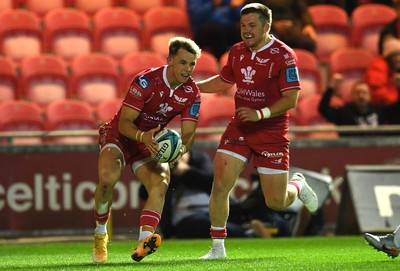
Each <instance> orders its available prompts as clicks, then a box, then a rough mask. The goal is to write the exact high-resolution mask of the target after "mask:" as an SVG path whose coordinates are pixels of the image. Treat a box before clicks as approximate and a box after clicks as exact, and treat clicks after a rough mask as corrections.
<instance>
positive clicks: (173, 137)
mask: <svg viewBox="0 0 400 271" xmlns="http://www.w3.org/2000/svg"><path fill="white" fill-rule="evenodd" d="M154 139H155V140H156V141H157V142H158V152H157V153H156V154H152V155H151V156H152V157H153V159H154V160H156V161H157V162H160V163H168V162H170V161H173V160H174V159H175V158H176V157H177V156H178V155H179V151H180V149H181V146H182V139H181V135H180V134H179V133H178V132H177V131H175V130H173V129H165V130H162V131H161V132H159V133H158V134H157V135H156V136H155V137H154Z"/></svg>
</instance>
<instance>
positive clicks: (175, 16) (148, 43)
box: [143, 6, 192, 56]
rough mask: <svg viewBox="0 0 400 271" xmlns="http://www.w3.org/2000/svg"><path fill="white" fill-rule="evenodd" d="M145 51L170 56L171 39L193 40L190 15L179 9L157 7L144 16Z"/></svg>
mask: <svg viewBox="0 0 400 271" xmlns="http://www.w3.org/2000/svg"><path fill="white" fill-rule="evenodd" d="M143 33H144V37H143V41H144V49H149V50H152V51H155V52H159V53H161V54H162V55H164V56H167V55H168V42H169V40H170V38H173V37H176V36H184V37H188V38H191V37H192V32H191V27H190V23H189V18H188V15H187V13H186V12H185V11H183V10H182V9H180V8H178V7H170V6H157V7H153V8H151V9H149V10H148V11H147V12H146V13H145V14H144V15H143Z"/></svg>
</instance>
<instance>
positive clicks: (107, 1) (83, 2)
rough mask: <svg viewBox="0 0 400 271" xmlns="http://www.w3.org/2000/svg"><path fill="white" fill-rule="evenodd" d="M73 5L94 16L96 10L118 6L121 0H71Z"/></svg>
mask: <svg viewBox="0 0 400 271" xmlns="http://www.w3.org/2000/svg"><path fill="white" fill-rule="evenodd" d="M69 1H71V5H72V6H73V7H74V8H76V9H78V10H81V11H83V12H85V13H86V14H88V15H89V16H94V15H95V14H96V12H98V11H100V10H102V9H103V8H108V7H114V6H117V5H118V3H119V0H95V1H93V0H69Z"/></svg>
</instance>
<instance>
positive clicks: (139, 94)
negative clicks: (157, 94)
mask: <svg viewBox="0 0 400 271" xmlns="http://www.w3.org/2000/svg"><path fill="white" fill-rule="evenodd" d="M129 92H130V93H131V94H133V95H135V96H137V97H142V93H141V92H140V91H139V90H137V89H136V88H135V87H134V86H131V87H130V88H129Z"/></svg>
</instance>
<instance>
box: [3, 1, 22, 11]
mask: <svg viewBox="0 0 400 271" xmlns="http://www.w3.org/2000/svg"><path fill="white" fill-rule="evenodd" d="M19 5H20V0H2V1H0V12H1V11H3V10H8V9H15V8H18V7H19Z"/></svg>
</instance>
